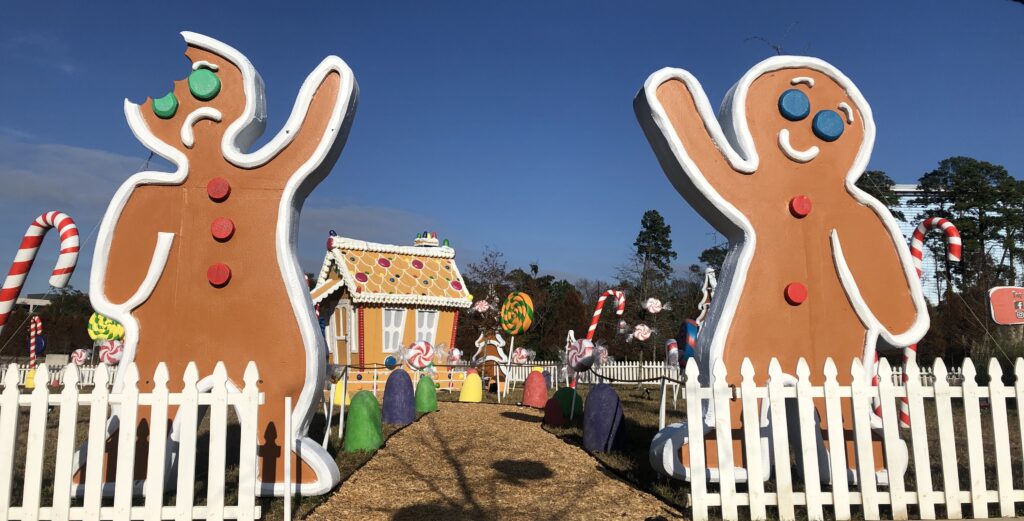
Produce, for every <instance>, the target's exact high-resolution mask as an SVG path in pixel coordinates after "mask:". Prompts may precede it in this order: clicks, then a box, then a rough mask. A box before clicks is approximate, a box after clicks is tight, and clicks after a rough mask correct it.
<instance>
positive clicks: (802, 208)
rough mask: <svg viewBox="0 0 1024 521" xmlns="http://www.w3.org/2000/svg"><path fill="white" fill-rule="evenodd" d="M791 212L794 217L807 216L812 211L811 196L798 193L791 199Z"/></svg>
mask: <svg viewBox="0 0 1024 521" xmlns="http://www.w3.org/2000/svg"><path fill="white" fill-rule="evenodd" d="M789 212H790V213H792V214H793V217H797V218H802V217H807V214H809V213H811V198H810V197H807V196H806V195H798V196H796V197H794V198H792V199H790V200H789Z"/></svg>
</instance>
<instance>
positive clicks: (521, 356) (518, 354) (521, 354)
mask: <svg viewBox="0 0 1024 521" xmlns="http://www.w3.org/2000/svg"><path fill="white" fill-rule="evenodd" d="M529 358H530V355H529V353H527V352H526V349H523V348H522V347H517V348H515V349H513V350H512V363H513V364H525V363H526V362H527V361H529Z"/></svg>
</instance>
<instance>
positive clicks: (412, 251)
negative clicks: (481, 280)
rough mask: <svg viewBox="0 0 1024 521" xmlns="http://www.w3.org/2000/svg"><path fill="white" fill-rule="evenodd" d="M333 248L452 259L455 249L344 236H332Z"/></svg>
mask: <svg viewBox="0 0 1024 521" xmlns="http://www.w3.org/2000/svg"><path fill="white" fill-rule="evenodd" d="M334 249H335V251H337V250H359V251H371V252H376V253H395V254H398V255H413V256H417V257H433V258H438V259H454V258H455V250H454V249H452V248H450V247H448V246H439V247H438V246H395V245H393V244H378V243H375V242H366V241H359V240H356V239H347V238H345V237H335V238H334Z"/></svg>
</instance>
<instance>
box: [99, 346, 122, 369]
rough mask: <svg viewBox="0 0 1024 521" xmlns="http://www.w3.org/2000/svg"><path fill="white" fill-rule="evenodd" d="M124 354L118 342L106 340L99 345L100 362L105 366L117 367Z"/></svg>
mask: <svg viewBox="0 0 1024 521" xmlns="http://www.w3.org/2000/svg"><path fill="white" fill-rule="evenodd" d="M122 354H124V351H123V349H122V345H121V341H120V340H106V341H104V342H103V343H102V344H100V361H102V362H103V363H105V364H107V365H117V363H118V362H120V361H121V355H122Z"/></svg>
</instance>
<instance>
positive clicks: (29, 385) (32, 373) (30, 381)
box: [25, 367, 480, 402]
mask: <svg viewBox="0 0 1024 521" xmlns="http://www.w3.org/2000/svg"><path fill="white" fill-rule="evenodd" d="M25 388H26V389H35V388H36V369H35V368H34V367H33V368H32V369H29V370H28V374H26V375H25ZM477 401H478V402H479V401H480V400H477Z"/></svg>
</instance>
